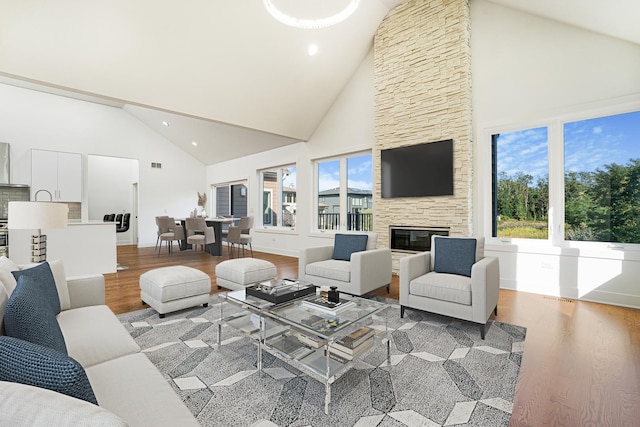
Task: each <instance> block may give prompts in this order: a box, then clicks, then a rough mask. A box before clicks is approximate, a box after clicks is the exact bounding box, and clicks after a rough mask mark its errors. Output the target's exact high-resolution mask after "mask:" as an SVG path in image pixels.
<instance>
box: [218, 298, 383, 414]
mask: <svg viewBox="0 0 640 427" xmlns="http://www.w3.org/2000/svg"><path fill="white" fill-rule="evenodd" d="M238 292H243V291H235V292H234V294H235V293H238ZM230 293H231V292H229V293H227V294H230ZM353 298H354V299H356V300H357V297H353ZM225 303H230V304H231V305H232V306H234V307H236V308H237V307H240V308H241V309H242V310H241V311H240V312H237V313H234V314H232V315H230V316H227V317H225V316H224V312H225V310H224V304H225ZM370 303H371V302H368V303H367V304H370ZM271 308H273V306H271V307H264V306H259V304H258V305H255V306H254V305H252V304H248V303H247V300H246V299H240V300H237V299H234V298H229V297H228V295H227V296H226V297H224V298H222V302H221V314H222V318H221V320H220V322H219V323H218V344H219V345H221V343H222V326H223V324H226V325H228V326H230V327H232V328H234V329H236V330H239V331H241V332H242V333H244V334H245V335H246V336H247V337H249V338H251V339H252V340H253V341H254V342H256V344H257V351H258V354H257V361H258V363H257V367H258V371H259V373H260V375H262V350H265V351H267V352H268V353H269V354H271V355H273V356H274V357H276V358H278V359H280V360H282V361H284V362H286V363H288V364H290V365H291V366H293V367H294V368H296V369H298V370H300V371H302V372H304V373H305V374H307V375H309V376H310V377H311V378H313V379H315V380H317V381H319V382H321V383H323V384H324V385H325V407H324V412H325V414H327V415H328V414H329V405H330V404H331V385H332V384H333V383H334V382H335V381H336V380H338V379H339V378H340V377H341V376H342V375H343V374H344V373H346V372H348V371H349V369H351V367H353V365H354V364H355V363H356V362H357V360H358V359H360V358H362V356H364V355H366V354H367V353H369V352H370V351H371V349H369V350H366V351H365V352H363V353H362V354H359V355H358V356H357V357H354V359H353V360H349V361H346V362H345V363H342V362H340V361H338V360H335V359H334V358H332V357H330V356H329V347H330V346H331V345H332V344H333V342H334V341H336V340H338V339H340V338H341V337H343V336H344V335H347V334H348V333H349V332H351V331H353V330H354V328H356V327H359V326H362V325H363V324H365V323H367V322H370V321H371V320H376V319H377V316H376V314H378V313H379V312H380V311H382V310H384V309H385V308H386V307H384V306H380V307H377V309H375V310H371V312H370V313H369V314H367V315H365V316H363V317H360V318H358V319H357V320H356V321H353V322H352V324H350V325H349V327H346V328H344V329H342V331H341V333H336V334H334V335H331V336H320V335H319V334H317V333H314V332H313V331H312V330H309V329H307V328H305V327H304V326H303V325H299V324H296V322H291V321H289V320H288V319H287V318H284V317H281V316H279V315H278V314H277V313H278V310H270V309H271ZM300 309H303V308H300ZM380 320H383V321H384V325H385V328H384V333H382V332H380V334H379V335H376V336H375V337H374V340H375V343H374V346H373V347H374V348H375V346H376V345H379V344H383V345H386V355H387V363H389V362H390V359H391V350H390V343H389V338H388V335H387V324H386V319H380ZM300 334H304V335H305V336H312V337H313V338H314V339H315V340H319V342H321V343H322V345H320V346H319V347H318V348H310V347H308V346H300V347H298V346H296V345H295V342H294V345H291V343H290V342H285V341H286V340H287V339H288V337H287V335H291V336H299V335H300ZM276 347H280V348H276ZM303 347H304V348H303Z"/></svg>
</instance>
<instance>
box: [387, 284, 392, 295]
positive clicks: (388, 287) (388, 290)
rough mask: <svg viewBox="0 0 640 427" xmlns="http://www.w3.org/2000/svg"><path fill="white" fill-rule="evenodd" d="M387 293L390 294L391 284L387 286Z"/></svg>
mask: <svg viewBox="0 0 640 427" xmlns="http://www.w3.org/2000/svg"><path fill="white" fill-rule="evenodd" d="M387 293H391V283H389V284H388V285H387Z"/></svg>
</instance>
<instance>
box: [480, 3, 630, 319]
mask: <svg viewBox="0 0 640 427" xmlns="http://www.w3.org/2000/svg"><path fill="white" fill-rule="evenodd" d="M471 22H472V28H471V29H472V31H471V34H472V39H471V46H472V73H473V74H472V75H473V111H474V132H475V138H474V139H475V149H474V150H475V154H474V158H475V167H474V170H475V174H474V185H475V187H474V194H475V197H474V208H475V215H474V227H475V229H476V234H479V235H485V236H490V235H491V229H490V227H489V224H490V221H489V220H490V212H491V208H490V204H491V192H490V187H489V184H490V183H489V181H490V175H489V168H490V152H489V148H490V139H489V136H490V133H491V132H490V131H489V129H491V128H495V127H500V126H523V128H527V127H533V126H531V125H532V124H537V123H545V121H546V120H547V119H549V118H552V117H558V116H562V115H566V114H574V113H578V112H587V111H590V112H592V111H595V112H597V111H600V112H606V111H614V110H615V109H617V108H626V107H628V106H633V105H636V106H637V107H636V108H638V109H640V46H638V45H636V44H633V43H629V42H624V41H621V40H618V39H614V38H611V37H608V36H603V35H599V34H596V33H592V32H589V31H585V30H582V29H579V28H576V27H572V26H569V25H564V24H561V23H557V22H555V21H551V20H547V19H543V18H538V17H534V16H532V15H528V14H525V13H522V12H517V11H514V10H512V9H509V8H505V7H503V6H499V5H496V4H493V3H490V2H487V1H485V0H474V1H472V2H471ZM602 115H606V114H602ZM552 151H553V150H552ZM556 152H561V150H560V151H557V150H556ZM559 179H562V177H561V176H560V177H559ZM487 253H488V254H490V255H496V256H499V257H500V267H501V285H502V287H505V288H511V289H518V290H523V291H528V292H537V293H543V294H549V295H555V296H563V297H569V298H582V299H586V300H594V301H601V302H608V303H613V304H619V305H628V306H634V307H640V288H638V286H637V283H638V279H637V278H638V277H640V253H639V252H637V251H621V250H619V249H612V248H607V244H583V245H582V246H581V247H566V246H562V245H556V246H552V245H551V244H550V243H548V242H546V241H545V242H532V241H526V240H521V241H512V242H511V243H501V242H499V241H497V240H495V239H494V240H493V241H491V240H490V241H488V244H487Z"/></svg>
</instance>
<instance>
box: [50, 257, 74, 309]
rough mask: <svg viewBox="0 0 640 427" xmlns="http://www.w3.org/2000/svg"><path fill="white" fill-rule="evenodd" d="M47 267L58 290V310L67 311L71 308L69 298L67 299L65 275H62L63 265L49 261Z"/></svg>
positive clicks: (67, 291)
mask: <svg viewBox="0 0 640 427" xmlns="http://www.w3.org/2000/svg"><path fill="white" fill-rule="evenodd" d="M49 267H51V272H52V273H53V280H54V281H55V282H56V288H57V289H58V298H59V299H60V310H63V311H64V310H69V309H70V308H71V298H70V297H69V288H68V287H67V275H66V274H65V273H64V265H63V264H62V261H61V260H55V261H49Z"/></svg>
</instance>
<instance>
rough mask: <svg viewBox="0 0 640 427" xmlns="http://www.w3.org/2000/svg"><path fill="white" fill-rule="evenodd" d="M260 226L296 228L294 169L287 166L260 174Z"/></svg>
mask: <svg viewBox="0 0 640 427" xmlns="http://www.w3.org/2000/svg"><path fill="white" fill-rule="evenodd" d="M260 182H261V189H262V191H261V199H262V200H261V206H262V215H261V217H262V226H264V227H287V228H295V226H296V195H297V188H296V167H295V165H288V166H285V167H281V168H276V169H268V170H264V171H262V172H260Z"/></svg>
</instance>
